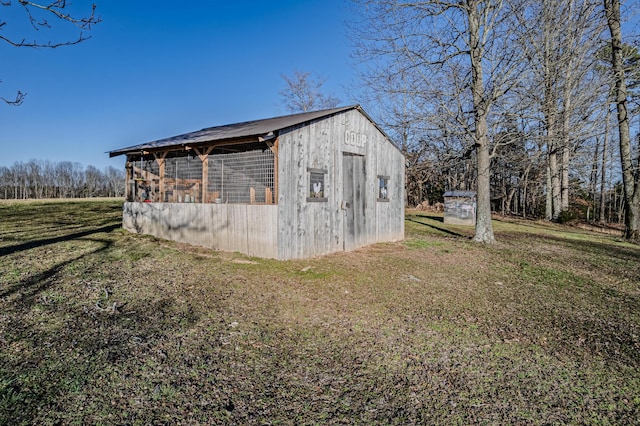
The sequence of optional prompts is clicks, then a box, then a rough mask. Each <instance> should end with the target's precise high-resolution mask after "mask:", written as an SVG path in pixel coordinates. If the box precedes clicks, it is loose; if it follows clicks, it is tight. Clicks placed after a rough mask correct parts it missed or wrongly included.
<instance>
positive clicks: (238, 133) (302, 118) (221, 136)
mask: <svg viewBox="0 0 640 426" xmlns="http://www.w3.org/2000/svg"><path fill="white" fill-rule="evenodd" d="M351 109H358V110H360V112H362V113H363V114H364V115H365V116H366V117H367V118H368V119H369V120H370V121H371V122H372V123H373V124H374V125H376V124H375V123H374V122H373V120H371V118H370V117H369V116H368V115H367V114H366V113H364V111H362V108H361V107H360V105H352V106H346V107H340V108H331V109H325V110H321V111H313V112H303V113H300V114H293V115H286V116H282V117H274V118H266V119H263V120H253V121H245V122H242V123H235V124H227V125H223V126H216V127H209V128H206V129H202V130H197V131H195V132H190V133H185V134H183V135H178V136H172V137H169V138H164V139H158V140H156V141H152V142H147V143H143V144H140V145H133V146H129V147H126V148H121V149H117V150H115V151H110V152H109V157H115V156H118V155H122V154H127V153H133V152H140V151H151V150H157V149H160V148H170V147H174V146H184V145H196V144H200V143H207V142H216V141H222V140H229V139H239V138H250V137H263V138H265V139H270V138H271V137H274V133H275V132H277V131H280V130H283V129H286V128H289V127H293V126H297V125H300V124H303V123H306V122H310V121H314V120H317V119H320V118H325V117H328V116H331V115H334V114H338V113H341V112H344V111H348V110H351ZM376 127H378V126H377V125H376ZM378 129H379V130H380V131H381V132H382V129H380V128H379V127H378ZM382 133H384V132H382Z"/></svg>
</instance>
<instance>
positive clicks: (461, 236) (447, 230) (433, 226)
mask: <svg viewBox="0 0 640 426" xmlns="http://www.w3.org/2000/svg"><path fill="white" fill-rule="evenodd" d="M417 217H422V218H426V219H431V220H439V221H440V222H442V221H443V220H442V218H438V217H431V216H422V215H418V216H417ZM407 220H408V221H410V222H413V223H417V224H419V225H423V226H427V227H429V228H431V229H435V230H436V231H440V232H442V233H444V234H447V235H451V236H454V237H458V238H468V237H467V236H466V235H464V234H460V233H458V232H455V231H451V230H450V229H446V228H443V227H441V226H436V225H434V224H431V223H426V222H421V221H419V220H416V219H415V218H414V217H411V216H408V217H407Z"/></svg>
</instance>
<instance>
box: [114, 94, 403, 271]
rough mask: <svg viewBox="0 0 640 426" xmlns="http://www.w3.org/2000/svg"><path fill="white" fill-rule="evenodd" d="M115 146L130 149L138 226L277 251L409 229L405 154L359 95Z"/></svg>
mask: <svg viewBox="0 0 640 426" xmlns="http://www.w3.org/2000/svg"><path fill="white" fill-rule="evenodd" d="M109 154H110V156H111V157H113V156H118V155H126V156H127V160H126V166H125V167H126V182H127V186H126V202H125V204H124V209H123V225H124V227H125V228H126V229H128V230H129V231H132V232H137V233H144V234H151V235H155V236H157V237H160V238H165V239H170V240H176V241H181V242H186V243H190V244H194V245H200V246H205V247H210V248H214V249H220V250H227V251H238V252H241V253H245V254H247V255H250V256H256V257H267V258H275V259H281V260H285V259H299V258H307V257H313V256H318V255H323V254H327V253H332V252H338V251H350V250H353V249H355V248H358V247H361V246H365V245H368V244H372V243H376V242H381V241H397V240H401V239H403V238H404V164H405V160H404V156H403V154H402V153H401V152H400V150H399V149H398V148H397V147H396V146H395V145H393V143H391V141H390V140H389V138H388V137H387V136H386V135H385V133H384V132H383V131H382V130H381V129H380V128H379V127H378V126H377V125H376V124H375V123H374V122H373V121H372V120H371V118H370V117H369V116H368V115H367V114H366V113H365V112H364V111H363V110H362V108H361V107H360V106H358V105H355V106H348V107H341V108H333V109H328V110H323V111H315V112H307V113H301V114H294V115H288V116H283V117H276V118H269V119H264V120H255V121H247V122H243V123H236V124H230V125H224V126H217V127H211V128H206V129H203V130H199V131H195V132H191V133H187V134H184V135H179V136H174V137H170V138H166V139H161V140H157V141H154V142H149V143H144V144H141V145H136V146H131V147H128V148H123V149H118V150H115V151H111V152H110V153H109Z"/></svg>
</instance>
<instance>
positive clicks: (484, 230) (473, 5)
mask: <svg viewBox="0 0 640 426" xmlns="http://www.w3.org/2000/svg"><path fill="white" fill-rule="evenodd" d="M479 3H480V2H479V0H467V7H468V9H467V19H468V24H469V56H470V59H471V94H472V96H473V110H474V115H473V119H474V125H475V132H474V136H475V145H476V157H477V158H476V161H477V164H478V181H477V200H476V201H477V215H476V234H475V236H474V238H473V240H474V241H477V242H482V243H489V244H490V243H494V242H495V237H494V235H493V225H492V223H491V186H490V179H491V155H490V152H489V138H488V136H487V115H488V113H489V102H487V100H486V99H485V97H484V80H483V78H484V77H483V73H482V53H483V52H482V46H481V44H480V16H479V12H478V6H479Z"/></svg>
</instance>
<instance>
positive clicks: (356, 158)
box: [342, 154, 366, 251]
mask: <svg viewBox="0 0 640 426" xmlns="http://www.w3.org/2000/svg"><path fill="white" fill-rule="evenodd" d="M342 173H343V176H344V179H343V183H342V185H343V186H342V208H343V210H344V212H345V221H344V231H343V238H342V241H344V250H345V251H349V250H353V249H355V248H357V247H360V246H362V245H363V243H362V242H361V241H362V239H363V236H364V231H365V215H364V211H365V176H366V174H365V161H364V157H363V156H360V155H349V154H344V155H343V157H342Z"/></svg>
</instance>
